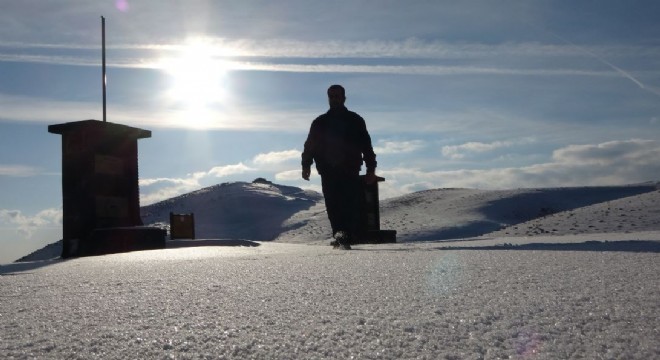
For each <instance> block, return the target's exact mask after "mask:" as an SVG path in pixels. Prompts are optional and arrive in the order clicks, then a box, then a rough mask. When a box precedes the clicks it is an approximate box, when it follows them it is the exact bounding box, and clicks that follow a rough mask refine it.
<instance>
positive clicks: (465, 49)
mask: <svg viewBox="0 0 660 360" xmlns="http://www.w3.org/2000/svg"><path fill="white" fill-rule="evenodd" d="M203 39H204V41H205V42H207V43H208V44H209V46H211V47H213V48H214V49H216V50H215V51H214V56H216V57H217V58H218V59H222V60H223V62H224V63H225V64H226V66H227V67H228V68H229V69H234V70H250V71H280V72H300V73H380V74H419V75H436V76H444V75H500V76H507V75H518V76H598V77H608V76H615V74H612V73H611V72H607V71H594V70H584V69H570V68H548V67H547V62H545V61H539V60H542V59H547V58H560V57H568V58H570V57H576V56H579V55H581V54H585V53H586V54H588V55H589V56H593V57H595V58H597V59H598V60H599V61H601V62H604V63H605V64H607V65H608V66H610V67H612V68H613V69H615V70H617V72H619V73H621V74H623V75H625V76H626V77H628V78H630V79H632V80H634V81H635V82H636V83H637V84H638V85H640V86H645V85H643V84H642V83H641V82H639V80H637V79H636V78H634V77H632V76H631V75H630V74H629V73H627V72H625V71H623V70H621V69H619V68H617V67H615V66H614V65H612V64H610V63H609V62H606V61H604V60H602V59H601V58H599V57H597V56H596V55H595V54H594V53H593V51H591V50H587V49H583V48H579V47H577V46H575V45H574V44H571V43H568V42H567V43H568V44H569V45H568V46H558V45H542V44H537V43H519V44H510V43H505V44H499V45H485V44H450V43H443V42H437V41H434V42H425V41H422V40H419V39H407V40H404V41H352V42H351V41H312V42H305V41H295V40H247V39H238V40H228V39H222V38H203ZM109 49H114V51H115V52H116V53H115V54H114V55H113V56H112V57H111V58H109V59H108V63H107V66H109V67H122V68H151V69H160V68H162V64H161V63H162V60H163V59H165V58H171V57H176V56H178V54H180V52H181V51H184V50H185V44H184V43H182V44H123V45H115V46H111V47H109ZM25 50H29V51H25ZM53 50H57V51H58V53H51V52H53ZM34 51H41V53H37V54H35V53H34ZM62 51H69V52H72V53H75V54H76V55H73V54H70V55H62V54H60V52H62ZM595 51H596V50H595ZM597 51H599V52H608V53H618V54H621V53H626V54H631V56H632V54H634V53H647V52H648V49H645V48H641V47H614V46H610V47H601V48H599V49H598V50H597ZM97 52H98V46H86V45H71V44H22V43H12V42H10V43H7V42H5V43H2V42H0V61H11V62H31V63H46V64H59V65H77V66H98V65H99V59H98V54H97ZM656 55H660V54H656ZM507 57H510V58H512V59H516V62H519V61H520V59H528V60H529V61H530V64H534V63H537V65H536V67H531V68H530V67H507V66H503V65H499V66H498V65H496V63H497V62H499V61H501V59H502V58H507ZM356 59H363V60H367V61H368V63H367V64H364V63H362V62H363V61H360V63H359V64H358V63H354V62H355V61H356ZM383 59H385V60H387V61H391V60H392V59H397V60H399V61H398V62H400V64H392V65H391V64H383V63H382V61H383ZM422 59H426V60H428V61H431V62H438V63H437V64H422V65H420V64H417V62H418V61H419V60H422ZM456 60H463V61H465V62H466V63H474V61H475V60H480V62H481V63H482V64H481V65H470V66H468V65H460V66H457V65H447V64H445V63H444V62H445V61H452V62H455V61H456ZM484 64H486V65H484ZM647 89H650V88H647Z"/></svg>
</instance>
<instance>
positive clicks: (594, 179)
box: [379, 139, 660, 193]
mask: <svg viewBox="0 0 660 360" xmlns="http://www.w3.org/2000/svg"><path fill="white" fill-rule="evenodd" d="M658 159H660V142H659V141H654V140H639V139H633V140H620V141H610V142H605V143H601V144H594V145H570V146H566V147H563V148H561V149H557V150H555V151H554V153H553V157H552V161H550V162H547V163H541V164H534V165H530V166H523V167H509V168H495V169H479V170H471V169H462V170H453V171H424V170H422V169H415V168H395V169H382V170H381V171H380V173H379V174H380V175H381V176H383V177H385V178H386V179H387V181H389V182H391V183H392V184H395V185H396V186H397V188H398V189H399V190H400V191H401V192H403V193H405V192H409V191H410V190H421V189H423V188H424V187H426V188H442V187H467V188H483V189H497V188H499V189H509V188H516V187H561V186H600V185H623V184H631V183H639V182H646V181H658V180H660V162H659V161H658ZM392 193H394V192H392Z"/></svg>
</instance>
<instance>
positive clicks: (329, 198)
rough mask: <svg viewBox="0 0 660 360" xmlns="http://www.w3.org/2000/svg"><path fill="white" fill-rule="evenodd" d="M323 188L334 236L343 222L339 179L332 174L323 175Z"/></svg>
mask: <svg viewBox="0 0 660 360" xmlns="http://www.w3.org/2000/svg"><path fill="white" fill-rule="evenodd" d="M321 188H322V189H323V198H324V199H325V210H326V212H327V213H328V220H330V227H331V228H332V236H333V237H334V236H335V234H336V233H337V231H339V230H340V229H339V227H340V224H341V218H340V216H341V208H340V206H341V203H340V201H339V196H340V195H339V194H340V192H341V191H340V189H339V186H338V182H337V179H336V178H334V177H331V176H321Z"/></svg>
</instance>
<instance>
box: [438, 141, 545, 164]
mask: <svg viewBox="0 0 660 360" xmlns="http://www.w3.org/2000/svg"><path fill="white" fill-rule="evenodd" d="M533 142H534V139H531V138H525V139H521V140H515V141H514V140H507V141H495V142H491V143H482V142H468V143H465V144H461V145H448V146H443V147H442V155H444V156H445V157H448V158H450V159H455V160H456V159H464V158H465V157H466V156H467V154H477V153H485V152H490V151H494V150H497V149H501V148H509V147H513V146H517V145H525V144H530V143H533Z"/></svg>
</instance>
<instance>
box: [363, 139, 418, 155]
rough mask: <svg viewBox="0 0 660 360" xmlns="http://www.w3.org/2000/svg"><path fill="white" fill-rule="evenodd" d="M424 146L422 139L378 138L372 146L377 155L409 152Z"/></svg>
mask: <svg viewBox="0 0 660 360" xmlns="http://www.w3.org/2000/svg"><path fill="white" fill-rule="evenodd" d="M424 146H425V143H424V141H422V140H408V141H393V140H379V141H378V145H376V146H375V147H374V152H375V153H376V154H377V155H385V154H400V153H409V152H413V151H417V150H419V149H422V148H423V147H424Z"/></svg>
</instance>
